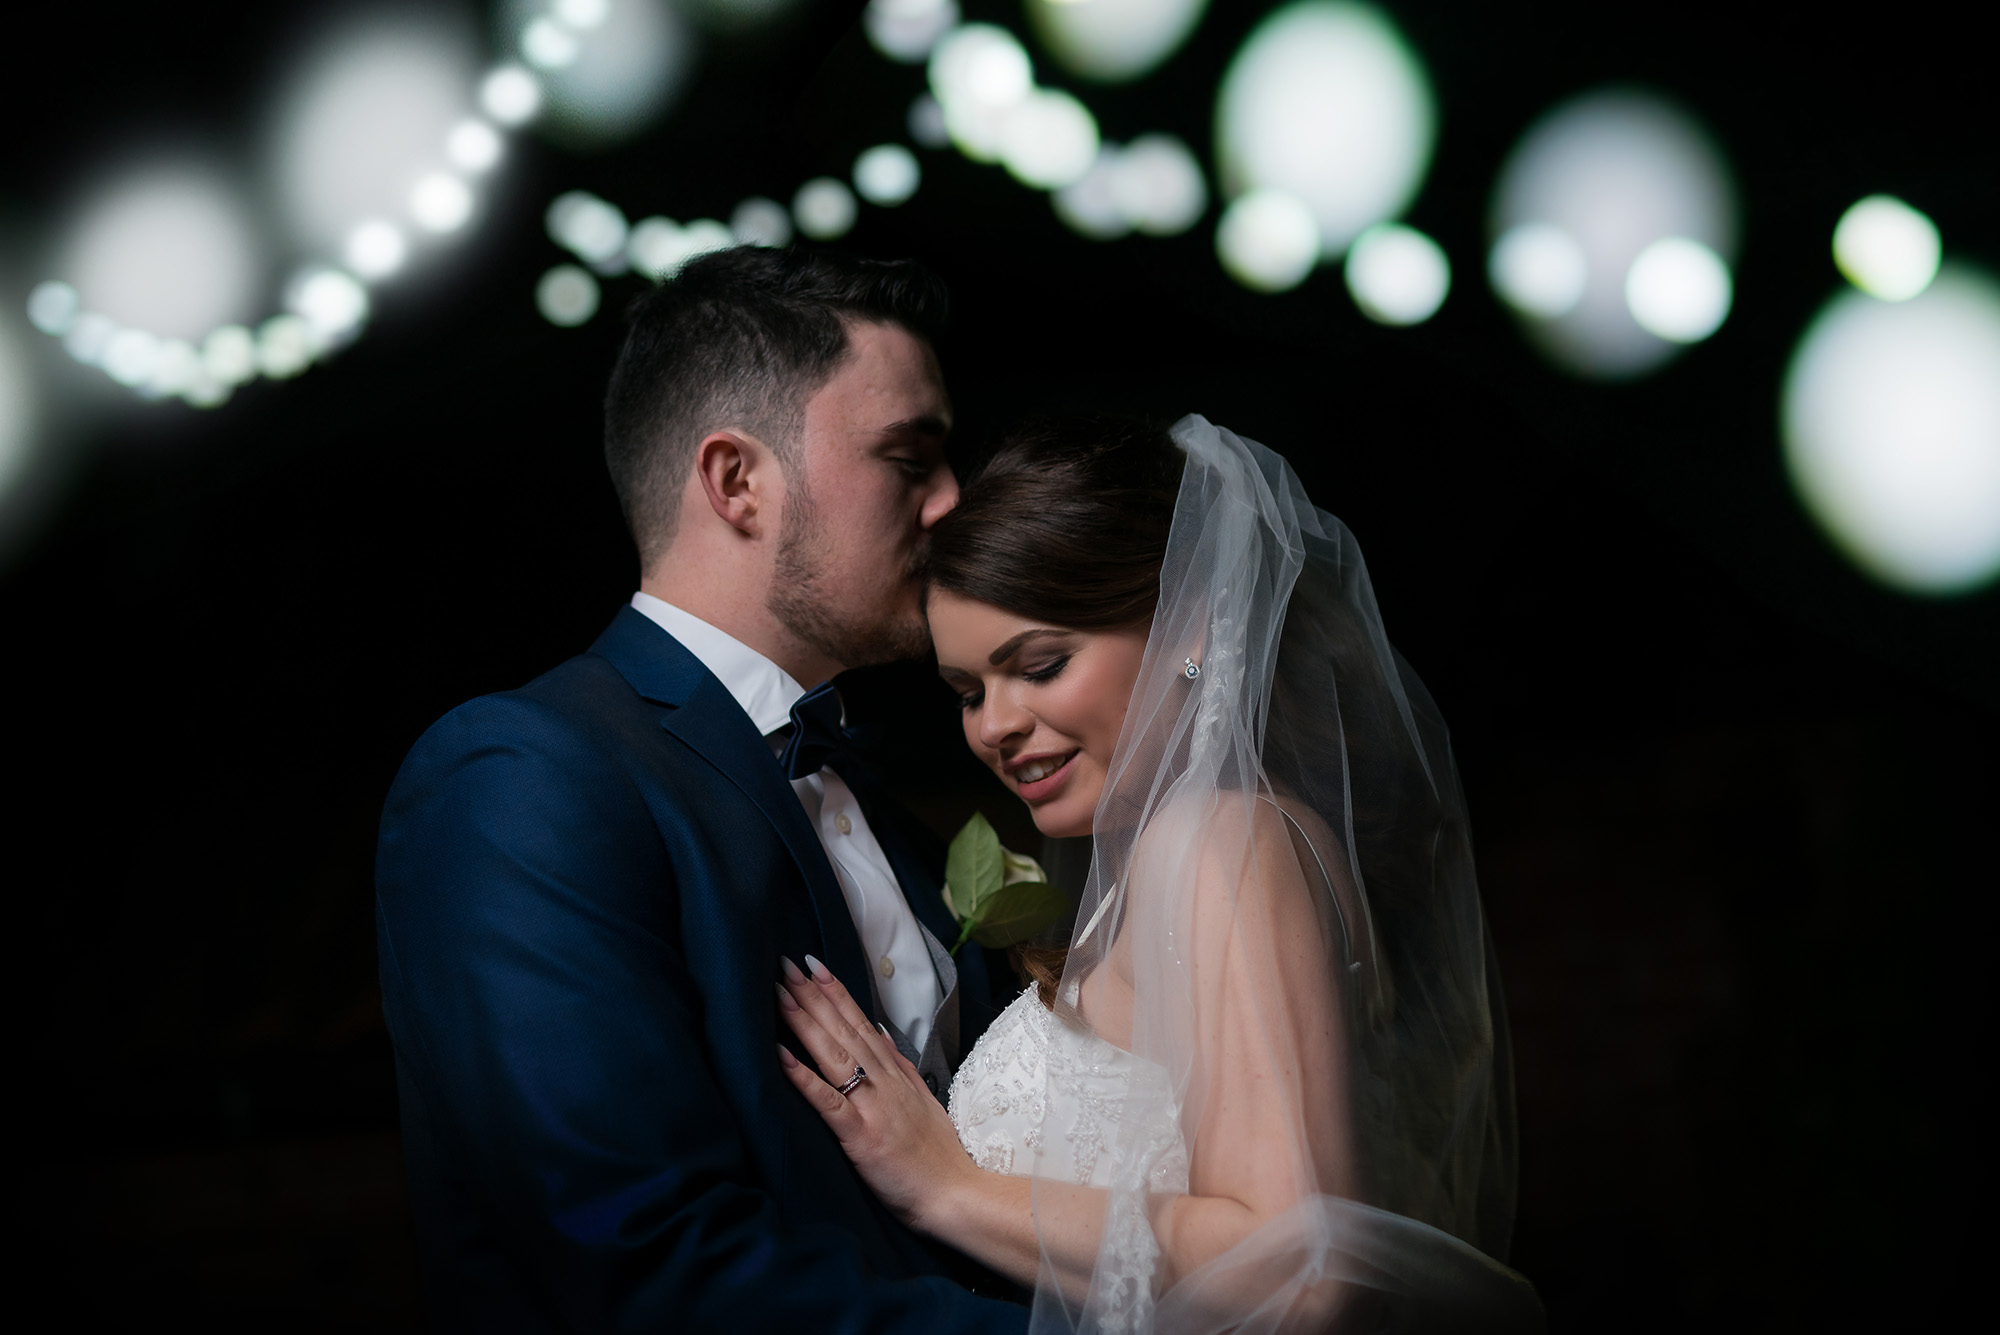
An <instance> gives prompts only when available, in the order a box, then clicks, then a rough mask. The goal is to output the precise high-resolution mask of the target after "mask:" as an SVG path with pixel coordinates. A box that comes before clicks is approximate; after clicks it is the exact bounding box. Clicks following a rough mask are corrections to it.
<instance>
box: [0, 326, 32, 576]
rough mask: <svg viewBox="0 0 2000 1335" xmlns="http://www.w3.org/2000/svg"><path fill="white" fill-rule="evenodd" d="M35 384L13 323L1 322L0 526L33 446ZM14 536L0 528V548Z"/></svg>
mask: <svg viewBox="0 0 2000 1335" xmlns="http://www.w3.org/2000/svg"><path fill="white" fill-rule="evenodd" d="M35 418H36V411H35V380H34V376H33V374H32V373H31V372H30V371H29V368H28V362H27V356H26V349H25V348H24V347H23V346H22V340H21V339H20V337H19V336H18V335H17V334H16V333H15V330H14V326H13V322H12V321H11V320H7V319H0V523H4V522H5V521H6V519H7V518H8V512H7V502H8V500H9V499H10V498H11V497H12V496H13V494H14V490H15V488H16V486H17V485H18V484H19V483H20V481H21V479H22V478H23V477H24V476H26V474H27V472H28V461H29V459H30V458H31V456H32V454H33V452H34V446H35ZM12 536H13V535H12V534H11V533H9V532H7V531H6V529H5V528H0V544H4V543H6V542H7V541H8V540H9V539H10V538H11V537H12Z"/></svg>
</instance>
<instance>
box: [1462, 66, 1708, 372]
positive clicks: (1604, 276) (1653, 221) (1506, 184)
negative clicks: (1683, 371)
mask: <svg viewBox="0 0 2000 1335" xmlns="http://www.w3.org/2000/svg"><path fill="white" fill-rule="evenodd" d="M1736 225H1737V224H1736V202H1735V193H1734V189H1733V187H1732V186H1731V184H1730V180H1729V172H1728V169H1727V168H1726V167H1725V165H1724V164H1723V160H1722V156H1721V154H1720V152H1719V151H1718V150H1717V149H1716V148H1715V146H1714V144H1713V142H1712V141H1711V140H1710V138H1709V137H1708V135H1707V134H1706V133H1705V132H1703V130H1702V129H1701V128H1700V126H1698V125H1697V124H1696V123H1695V122H1694V120H1693V119H1692V118H1691V117H1689V116H1688V115H1687V113H1685V112H1683V111H1682V110H1680V109H1679V108H1677V107H1675V106H1674V105H1672V104H1671V103H1669V102H1667V101H1665V100H1664V99H1661V98H1659V97H1657V96H1654V95H1652V94H1648V93H1643V92H1637V91H1630V90H1612V91H1604V92H1596V93H1590V94H1586V95H1584V96H1583V97H1580V98H1577V99H1575V100H1573V101H1570V102H1568V103H1565V104H1563V105H1562V106H1559V107H1557V108H1556V109H1555V110H1554V111H1552V112H1550V113H1549V114H1548V115H1547V116H1545V117H1544V118H1543V119H1542V120H1541V121H1539V122H1538V123H1537V124H1536V125H1534V126H1533V127H1532V128H1530V129H1529V131H1528V133H1527V135H1526V136H1525V137H1524V138H1523V139H1522V141H1521V143H1520V144H1519V145H1518V146H1517V147H1516V148H1515V150H1514V152H1513V153H1512V154H1511V155H1510V157H1509V158H1508V161H1507V163H1506V165H1505V167H1504V168H1503V169H1502V171H1501V175H1500V180H1499V183H1498V185H1497V187H1496V189H1495V194H1494V203H1493V214H1492V227H1493V237H1494V241H1495V244H1494V249H1493V251H1492V254H1491V257H1490V262H1489V266H1488V272H1489V274H1490V275H1491V277H1492V280H1493V284H1494V287H1495V289H1496V290H1497V291H1498V293H1499V294H1500V296H1501V298H1502V299H1503V300H1505V301H1507V302H1508V303H1509V304H1510V305H1511V306H1513V307H1514V309H1515V310H1516V311H1517V312H1519V313H1520V314H1521V315H1522V316H1523V317H1524V318H1523V323H1524V325H1525V327H1526V328H1527V330H1528V331H1529V334H1530V336H1531V337H1532V338H1533V339H1534V341H1535V342H1536V343H1537V344H1538V345H1539V346H1540V347H1541V349H1542V351H1543V352H1544V353H1546V354H1547V355H1548V356H1549V357H1550V358H1551V359H1552V360H1553V361H1555V362H1556V363H1557V364H1558V365H1560V366H1562V367H1563V368H1565V369H1566V370H1570V371H1573V372H1576V373H1578V374H1581V375H1585V376H1591V377H1595V378H1602V379H1622V378H1628V377H1631V376H1636V375H1642V374H1644V373H1645V372H1647V371H1650V370H1652V369H1654V368H1655V367H1657V366H1659V365H1660V364H1661V363H1663V362H1665V361H1666V360H1667V359H1668V358H1670V357H1672V356H1673V355H1674V354H1675V352H1676V351H1678V350H1679V349H1680V348H1681V347H1683V346H1685V344H1686V343H1687V342H1690V341H1694V340H1697V339H1700V338H1703V337H1706V336H1707V335H1708V334H1709V333H1711V332H1713V331H1714V329H1715V327H1716V325H1717V324H1719V323H1720V322H1721V320H1722V319H1723V317H1724V316H1726V315H1727V314H1728V310H1729V302H1730V280H1729V270H1728V265H1729V262H1730V259H1731V257H1732V256H1733V255H1734V254H1735V246H1736ZM1669 242H1671V243H1672V244H1667V245H1664V246H1663V247H1662V248H1661V249H1657V250H1653V249H1649V248H1651V247H1654V246H1655V245H1656V243H1669ZM1697 248H1698V249H1697ZM1642 255H1644V256H1646V257H1647V261H1646V265H1645V266H1644V269H1643V272H1640V273H1636V274H1635V265H1637V263H1638V261H1639V260H1640V258H1641V256H1642ZM1704 256H1706V257H1707V258H1704ZM1711 259H1712V261H1713V263H1711V262H1710V260H1711ZM1579 260H1580V261H1581V263H1580V265H1579V263H1578V261H1579ZM1718 273H1719V276H1720V281H1718ZM1635 301H1636V303H1637V305H1636V307H1635V304H1634V303H1635ZM1640 312H1643V313H1644V317H1643V319H1642V317H1641V314H1640ZM1662 331H1667V332H1662Z"/></svg>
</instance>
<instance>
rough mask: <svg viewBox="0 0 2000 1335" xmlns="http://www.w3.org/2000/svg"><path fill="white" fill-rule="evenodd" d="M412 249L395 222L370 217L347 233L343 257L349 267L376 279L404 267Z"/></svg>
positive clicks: (369, 279)
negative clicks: (404, 262) (404, 261)
mask: <svg viewBox="0 0 2000 1335" xmlns="http://www.w3.org/2000/svg"><path fill="white" fill-rule="evenodd" d="M409 250H410V248H409V243H407V242H406V241H404V240H403V234H402V232H401V231H399V230H397V228H396V227H395V226H394V225H392V224H390V223H386V222H384V221H382V220H381V219H380V218H371V219H370V220H369V221H367V222H365V223H362V224H361V225H360V226H359V227H357V228H355V229H354V231H353V232H351V233H350V234H349V235H348V238H347V245H346V246H345V247H344V248H343V250H342V253H341V257H342V258H343V259H345V260H346V261H347V267H348V268H350V269H352V270H353V271H354V272H355V273H356V274H357V275H359V276H360V277H362V278H365V279H367V280H368V281H370V282H373V281H375V280H376V279H378V278H387V277H388V276H389V275H390V274H393V273H395V272H396V271H397V270H398V269H400V268H402V267H403V260H404V259H405V258H406V257H407V256H408V255H409Z"/></svg>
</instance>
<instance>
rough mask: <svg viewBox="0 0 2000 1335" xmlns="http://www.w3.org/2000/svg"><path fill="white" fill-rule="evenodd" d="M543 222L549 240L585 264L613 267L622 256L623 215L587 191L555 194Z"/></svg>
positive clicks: (625, 229) (623, 243)
mask: <svg viewBox="0 0 2000 1335" xmlns="http://www.w3.org/2000/svg"><path fill="white" fill-rule="evenodd" d="M543 223H544V225H545V226H546V227H547V228H548V233H549V239H550V240H551V241H553V242H555V243H556V244H557V245H559V246H561V247H562V248H563V249H564V250H567V251H569V252H570V253H571V254H572V255H575V256H576V257H577V258H578V259H580V260H583V261H584V262H585V263H587V264H590V265H593V266H599V267H602V266H605V265H611V266H613V267H616V265H617V263H618V262H619V261H620V259H621V257H622V256H623V255H624V252H625V239H626V236H627V234H628V232H629V227H628V226H627V224H626V221H625V214H624V213H623V212H622V211H621V210H620V209H619V208H618V206H617V205H616V204H612V203H610V202H608V201H606V200H602V199H599V198H598V197H597V196H596V195H593V194H591V193H590V192H589V191H587V190H570V191H566V192H565V193H563V194H560V195H557V196H556V197H555V199H554V200H552V201H551V202H550V204H549V207H548V211H547V212H546V213H545V214H544V215H543Z"/></svg>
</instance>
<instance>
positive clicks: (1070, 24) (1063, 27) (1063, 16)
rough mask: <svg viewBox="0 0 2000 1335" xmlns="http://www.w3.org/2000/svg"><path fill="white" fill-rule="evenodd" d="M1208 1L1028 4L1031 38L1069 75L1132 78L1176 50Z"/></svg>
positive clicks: (1043, 0) (1052, 0)
mask: <svg viewBox="0 0 2000 1335" xmlns="http://www.w3.org/2000/svg"><path fill="white" fill-rule="evenodd" d="M1207 8H1208V0H1028V21H1029V22H1030V23H1032V24H1033V25H1034V28H1035V35H1036V36H1037V37H1039V38H1041V40H1042V45H1043V46H1046V47H1047V48H1048V49H1049V52H1050V54H1052V55H1053V56H1055V58H1056V63H1057V64H1059V65H1061V66H1062V67H1063V68H1064V69H1066V70H1068V71H1069V72H1070V73H1071V74H1075V75H1078V76H1080V77H1082V78H1085V79H1096V80H1098V81H1100V82H1102V83H1123V82H1125V81H1126V80H1129V79H1136V78H1138V77H1139V76H1140V75H1142V74H1145V73H1147V72H1148V71H1150V70H1152V69H1153V68H1154V67H1155V66H1157V65H1158V64H1159V63H1160V62H1161V61H1163V60H1165V59H1166V58H1167V57H1168V56H1170V55H1172V54H1173V53H1174V52H1175V51H1177V50H1179V49H1180V45H1181V43H1182V42H1185V41H1186V40H1187V38H1188V34H1189V33H1191V32H1193V31H1194V28H1195V25H1196V24H1197V23H1199V22H1200V21H1201V16H1202V13H1203V11H1205V10H1206V9H1207Z"/></svg>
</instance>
